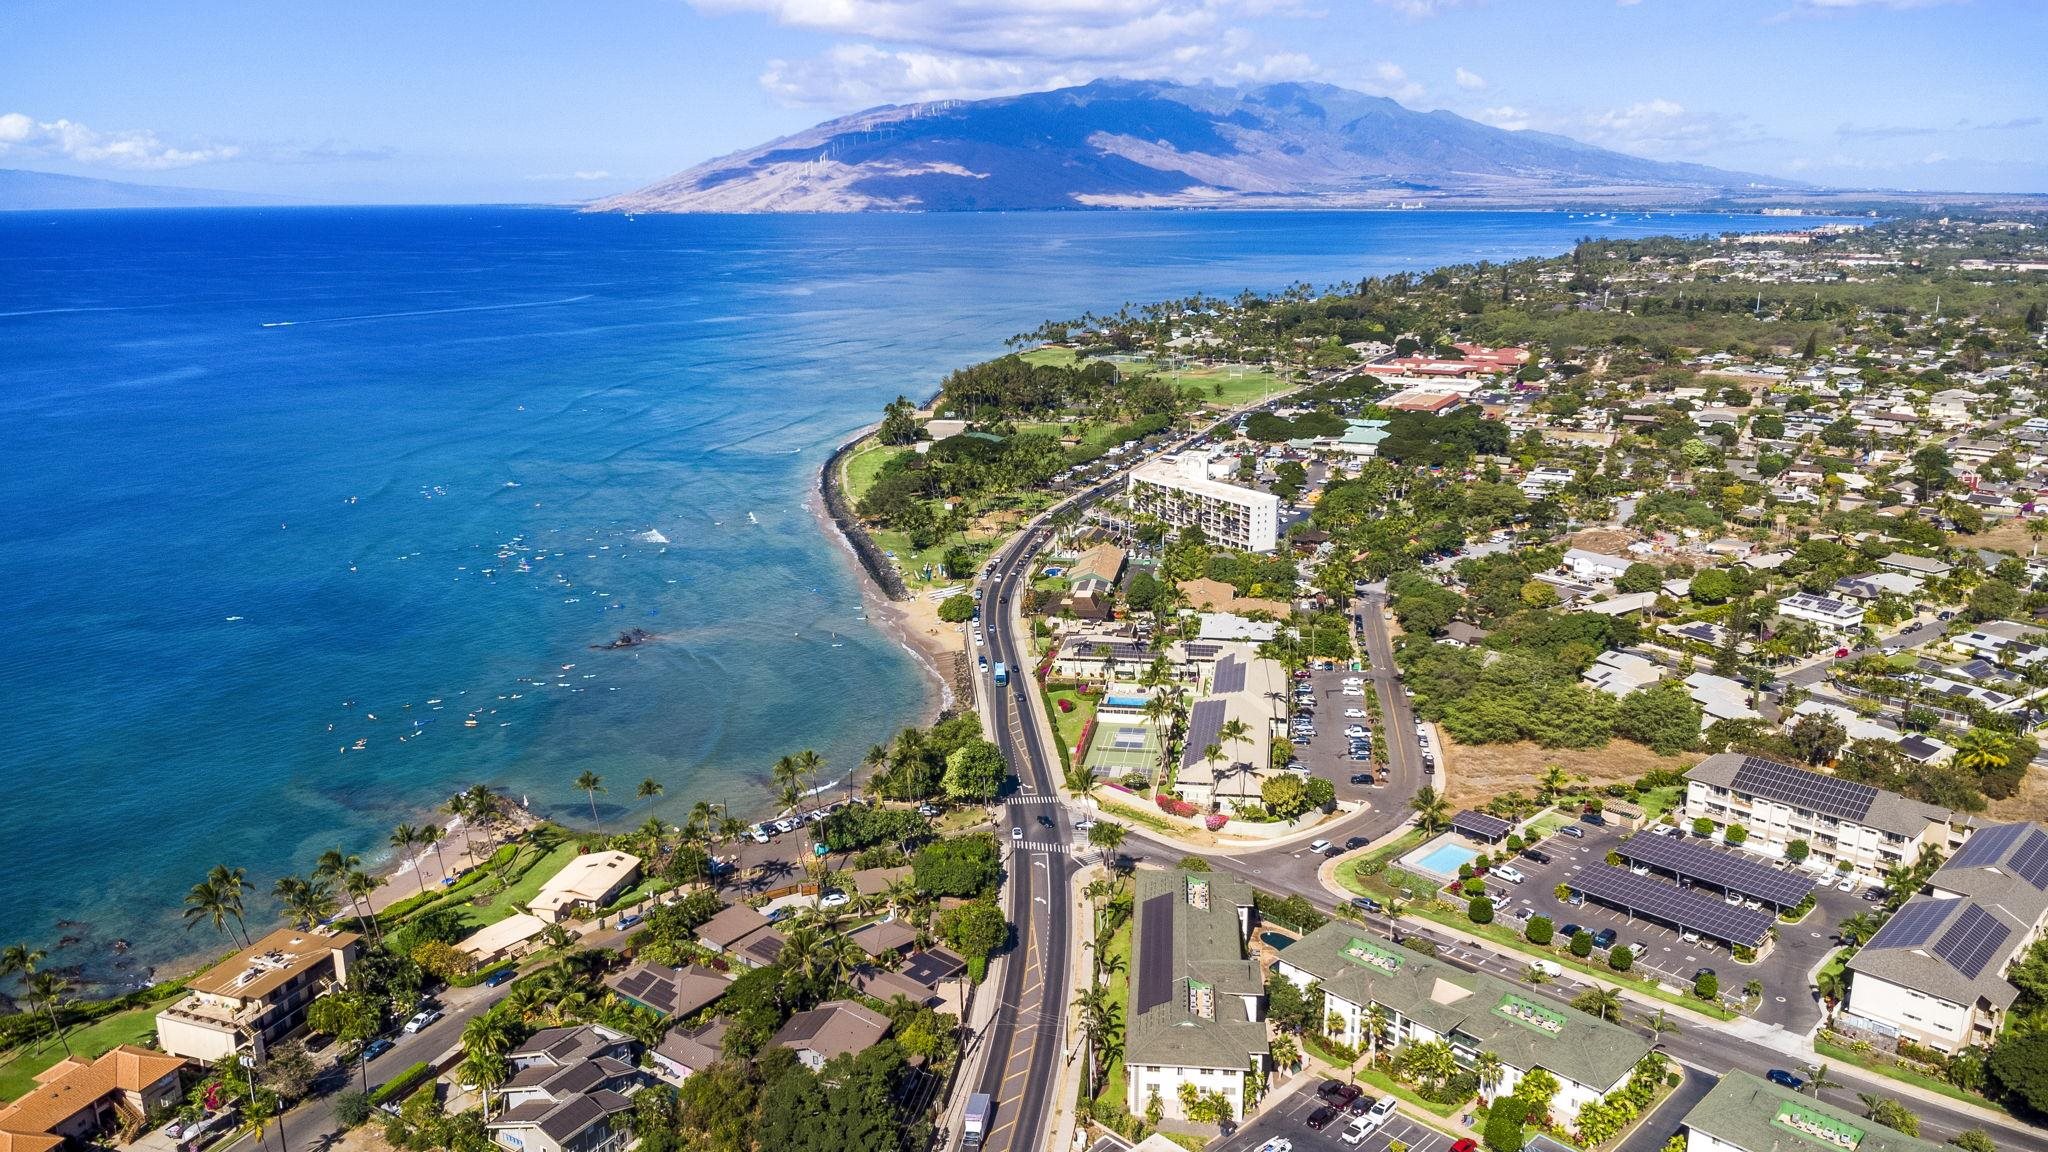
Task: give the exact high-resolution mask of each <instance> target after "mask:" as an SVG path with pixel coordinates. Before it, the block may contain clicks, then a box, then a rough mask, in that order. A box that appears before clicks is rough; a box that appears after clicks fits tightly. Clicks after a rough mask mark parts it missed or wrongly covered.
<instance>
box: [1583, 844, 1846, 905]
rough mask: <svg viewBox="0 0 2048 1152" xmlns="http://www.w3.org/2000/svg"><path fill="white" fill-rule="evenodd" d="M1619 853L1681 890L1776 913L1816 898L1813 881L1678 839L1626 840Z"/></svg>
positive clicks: (1619, 847)
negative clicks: (1698, 889) (1716, 894)
mask: <svg viewBox="0 0 2048 1152" xmlns="http://www.w3.org/2000/svg"><path fill="white" fill-rule="evenodd" d="M1614 851H1615V854H1616V855H1618V856H1620V857H1621V858H1622V859H1624V860H1629V861H1633V862H1634V863H1637V864H1640V865H1643V866H1644V867H1647V868H1654V869H1656V870H1657V871H1659V872H1666V873H1669V874H1671V875H1672V876H1674V877H1676V878H1677V879H1678V881H1679V883H1680V884H1684V885H1700V884H1705V885H1707V886H1709V887H1712V888H1715V889H1717V890H1719V891H1721V892H1726V893H1732V894H1733V895H1736V896H1741V897H1743V898H1744V899H1748V900H1755V901H1758V902H1760V903H1763V904H1767V905H1769V906H1770V907H1771V908H1772V910H1773V911H1783V910H1785V909H1787V908H1796V907H1798V905H1799V903H1800V901H1802V900H1805V899H1806V898H1807V897H1808V896H1810V895H1812V894H1813V889H1814V883H1813V880H1812V878H1811V877H1807V876H1801V875H1799V874H1798V873H1796V872H1787V871H1784V870H1782V869H1778V868H1773V867H1771V866H1770V865H1768V864H1765V863H1763V862H1761V861H1758V860H1751V859H1749V858H1748V857H1746V856H1740V855H1737V854H1736V853H1733V852H1727V851H1723V850H1721V849H1718V848H1709V847H1707V846H1706V845H1705V844H1701V843H1699V842H1698V841H1694V840H1686V839H1683V838H1681V837H1678V836H1654V835H1651V834H1649V833H1643V834H1641V835H1636V836H1631V837H1629V838H1628V839H1626V840H1623V841H1622V842H1621V843H1620V844H1617V845H1615V847H1614Z"/></svg>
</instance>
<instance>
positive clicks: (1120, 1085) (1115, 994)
mask: <svg viewBox="0 0 2048 1152" xmlns="http://www.w3.org/2000/svg"><path fill="white" fill-rule="evenodd" d="M1103 956H1104V957H1105V958H1107V957H1115V958H1117V959H1120V960H1123V961H1124V962H1125V964H1126V968H1125V969H1124V970H1123V971H1120V972H1118V973H1117V974H1116V975H1114V976H1111V977H1110V978H1109V1001H1110V1003H1112V1004H1114V1005H1116V1018H1117V1019H1118V1020H1128V1019H1129V1018H1130V1006H1131V974H1130V971H1129V968H1128V964H1129V961H1130V959H1131V921H1130V920H1128V919H1126V920H1125V921H1124V923H1123V926H1122V927H1120V928H1118V929H1117V930H1116V934H1115V935H1113V936H1111V937H1110V938H1109V947H1107V948H1105V949H1104V950H1103ZM1095 1107H1096V1109H1097V1110H1098V1111H1108V1110H1112V1109H1113V1110H1115V1111H1118V1112H1121V1111H1123V1110H1124V1061H1123V1057H1122V1055H1121V1054H1119V1055H1118V1056H1117V1057H1115V1058H1114V1059H1112V1060H1111V1061H1110V1062H1109V1068H1108V1069H1107V1070H1106V1072H1105V1074H1104V1076H1103V1078H1102V1091H1101V1092H1099V1093H1097V1094H1096V1096H1095Z"/></svg>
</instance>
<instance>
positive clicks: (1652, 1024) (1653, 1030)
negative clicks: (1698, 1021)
mask: <svg viewBox="0 0 2048 1152" xmlns="http://www.w3.org/2000/svg"><path fill="white" fill-rule="evenodd" d="M1643 1026H1644V1027H1646V1028H1648V1029H1649V1030H1650V1042H1651V1043H1652V1044H1662V1043H1663V1042H1664V1037H1666V1036H1668V1035H1671V1034H1673V1033H1676V1032H1677V1031H1678V1021H1676V1020H1673V1019H1671V1017H1670V1016H1669V1015H1668V1014H1666V1013H1665V1011H1664V1009H1662V1008H1659V1009H1657V1011H1656V1012H1655V1013H1653V1014H1651V1015H1649V1016H1645V1017H1643Z"/></svg>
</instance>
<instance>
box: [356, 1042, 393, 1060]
mask: <svg viewBox="0 0 2048 1152" xmlns="http://www.w3.org/2000/svg"><path fill="white" fill-rule="evenodd" d="M389 1051H391V1041H389V1040H386V1039H385V1038H384V1037H382V1036H379V1037H377V1038H376V1039H375V1040H372V1041H370V1042H369V1043H368V1044H365V1045H363V1059H365V1060H375V1059H376V1058H377V1057H379V1056H382V1055H383V1054H385V1053H386V1052H389Z"/></svg>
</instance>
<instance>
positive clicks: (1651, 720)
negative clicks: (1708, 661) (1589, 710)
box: [1614, 681, 1700, 756]
mask: <svg viewBox="0 0 2048 1152" xmlns="http://www.w3.org/2000/svg"><path fill="white" fill-rule="evenodd" d="M1614 733H1615V735H1617V736H1621V737H1625V738H1627V739H1630V740H1634V741H1635V742H1636V743H1638V744H1647V745H1649V746H1650V748H1651V749H1653V750H1654V751H1656V752H1659V753H1662V754H1663V755H1666V756H1669V755H1673V754H1675V753H1679V752H1684V751H1687V750H1689V749H1691V748H1692V747H1693V746H1694V745H1696V744H1698V743H1699V738H1700V706H1699V704H1698V703H1697V702H1696V701H1694V700H1693V698H1692V694H1691V693H1690V692H1688V691H1687V690H1686V688H1685V686H1684V685H1683V684H1680V683H1677V682H1675V681H1674V682H1671V683H1666V684H1657V685H1653V686H1651V687H1647V688H1638V689H1637V690H1635V691H1634V692H1631V693H1629V694H1628V695H1626V696H1623V697H1622V698H1621V702H1620V703H1619V704H1618V705H1616V707H1615V710H1614Z"/></svg>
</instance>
